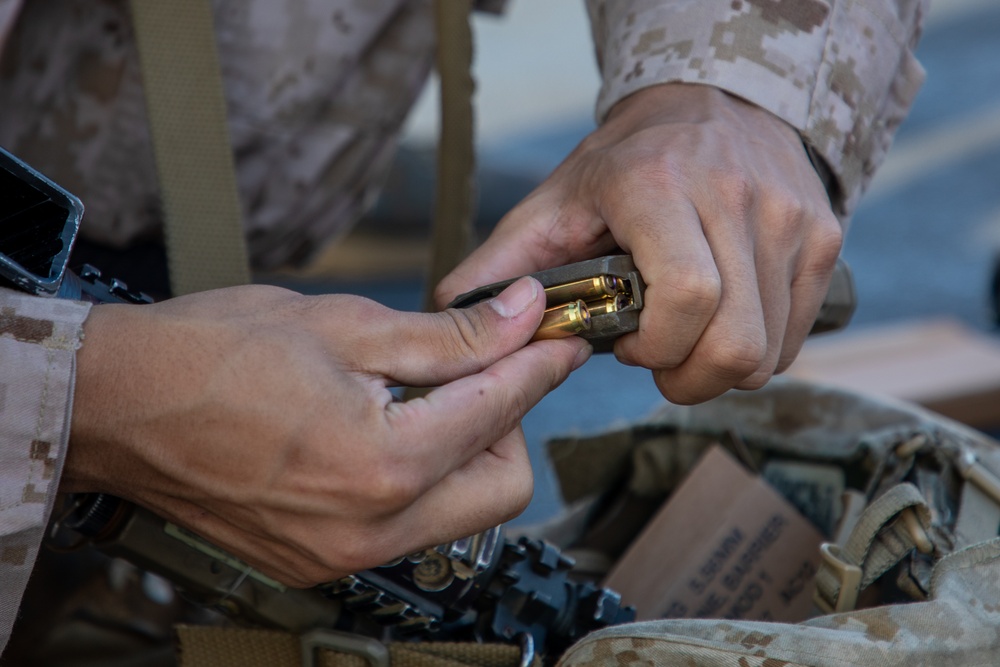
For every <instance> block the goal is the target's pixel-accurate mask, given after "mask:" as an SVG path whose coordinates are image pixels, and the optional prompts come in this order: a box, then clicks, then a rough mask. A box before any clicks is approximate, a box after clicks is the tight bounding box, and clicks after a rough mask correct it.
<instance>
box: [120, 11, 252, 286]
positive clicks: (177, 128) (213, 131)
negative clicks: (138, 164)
mask: <svg viewBox="0 0 1000 667" xmlns="http://www.w3.org/2000/svg"><path fill="white" fill-rule="evenodd" d="M130 5H131V11H132V23H133V28H134V30H135V39H136V44H137V47H138V51H139V63H140V67H141V69H142V78H143V89H144V92H145V96H146V107H147V113H148V115H149V126H150V132H151V136H152V142H153V152H154V154H155V157H156V168H157V171H158V173H159V179H160V196H161V200H162V206H163V217H164V227H165V235H166V246H167V260H168V263H169V267H170V283H171V290H172V291H173V294H174V295H175V296H180V295H182V294H190V293H192V292H200V291H204V290H207V289H213V288H217V287H228V286H231V285H241V284H245V283H248V282H250V272H249V269H248V265H247V252H246V243H245V241H244V239H243V227H242V215H241V212H240V202H239V198H238V195H237V189H236V175H235V171H234V167H233V155H232V148H231V147H230V143H229V131H228V126H227V124H226V102H225V97H224V95H223V89H222V77H221V74H220V70H219V58H218V53H217V52H216V50H215V34H214V32H213V28H212V12H211V6H210V3H209V2H208V0H171V1H170V2H163V1H162V0H130Z"/></svg>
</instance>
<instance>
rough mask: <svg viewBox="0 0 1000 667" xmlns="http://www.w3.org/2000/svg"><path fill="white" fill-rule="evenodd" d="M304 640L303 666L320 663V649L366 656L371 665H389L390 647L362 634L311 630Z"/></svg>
mask: <svg viewBox="0 0 1000 667" xmlns="http://www.w3.org/2000/svg"><path fill="white" fill-rule="evenodd" d="M300 641H301V642H302V667H316V666H317V665H318V664H319V660H318V654H319V651H320V649H328V650H330V651H336V652H337V653H347V654H350V655H356V656H359V657H361V658H364V659H365V660H366V661H367V662H368V664H369V665H371V667H389V649H388V648H386V646H385V644H383V643H382V642H380V641H378V640H377V639H372V638H371V637H364V636H362V635H355V634H351V633H349V632H337V631H335V630H324V629H322V628H321V629H319V630H311V631H309V632H307V633H305V634H304V635H302V638H301V639H300Z"/></svg>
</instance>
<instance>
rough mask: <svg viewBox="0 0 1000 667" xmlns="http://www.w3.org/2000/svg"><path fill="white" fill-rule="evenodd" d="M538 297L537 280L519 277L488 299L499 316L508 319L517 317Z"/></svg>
mask: <svg viewBox="0 0 1000 667" xmlns="http://www.w3.org/2000/svg"><path fill="white" fill-rule="evenodd" d="M537 298H538V281H536V280H534V279H532V278H521V279H520V280H517V281H516V282H515V283H514V284H513V285H511V286H510V287H508V288H507V289H505V290H504V291H502V292H500V294H498V295H497V296H496V297H494V298H493V299H491V300H490V306H492V307H493V310H495V311H496V312H497V314H498V315H500V317H506V318H508V319H510V318H513V317H517V316H518V315H520V314H521V313H523V312H524V311H526V310H527V309H528V308H530V307H531V304H533V303H534V302H535V299H537Z"/></svg>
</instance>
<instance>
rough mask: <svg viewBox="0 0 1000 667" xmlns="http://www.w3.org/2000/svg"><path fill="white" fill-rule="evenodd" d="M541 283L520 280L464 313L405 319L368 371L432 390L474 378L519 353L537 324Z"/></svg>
mask: <svg viewBox="0 0 1000 667" xmlns="http://www.w3.org/2000/svg"><path fill="white" fill-rule="evenodd" d="M544 310H545V296H544V291H543V289H542V285H541V283H539V282H538V281H537V280H535V279H534V278H530V277H525V278H521V279H520V280H517V281H515V282H514V283H513V284H512V285H510V286H509V287H507V289H505V290H504V291H503V292H501V293H500V294H499V295H497V296H496V297H494V298H493V299H490V300H488V301H485V302H483V303H479V304H476V305H475V306H472V307H469V308H449V309H448V310H445V311H442V312H440V313H406V314H405V317H404V318H403V319H402V320H401V321H400V322H399V324H400V326H398V327H393V329H394V334H393V338H394V340H392V341H386V345H381V346H376V347H380V348H382V349H384V350H391V353H390V354H387V355H384V358H383V359H382V360H377V359H373V360H370V363H369V364H367V366H368V369H369V370H373V371H376V372H378V373H380V374H382V375H384V376H385V377H387V378H390V379H392V380H395V381H396V382H398V383H400V384H404V385H409V386H415V387H426V386H437V385H440V384H444V383H446V382H450V381H452V380H455V379H457V378H460V377H465V376H467V375H471V374H473V373H478V372H479V371H481V370H483V369H484V368H486V367H488V366H491V365H493V364H494V363H496V362H497V361H499V360H500V359H502V358H504V357H506V356H508V355H509V354H511V353H512V352H514V351H516V350H519V349H520V348H522V347H524V346H525V345H526V344H527V343H528V341H529V340H530V339H531V337H532V336H533V335H534V333H535V331H536V330H537V329H538V325H539V323H540V322H541V320H542V313H543V312H544Z"/></svg>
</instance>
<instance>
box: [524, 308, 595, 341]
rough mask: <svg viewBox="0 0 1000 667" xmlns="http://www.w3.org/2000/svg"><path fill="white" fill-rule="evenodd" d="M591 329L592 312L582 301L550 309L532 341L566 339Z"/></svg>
mask: <svg viewBox="0 0 1000 667" xmlns="http://www.w3.org/2000/svg"><path fill="white" fill-rule="evenodd" d="M588 329H590V310H589V309H588V308H587V304H585V303H584V302H583V301H582V300H579V299H578V300H576V301H574V302H572V303H566V304H563V305H561V306H556V307H555V308H549V309H548V310H546V311H545V314H544V315H543V316H542V323H541V324H540V325H538V330H537V331H536V332H535V335H534V336H533V337H532V339H531V340H547V339H552V338H566V337H568V336H573V335H576V334H578V333H580V332H581V331H587V330H588Z"/></svg>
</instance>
